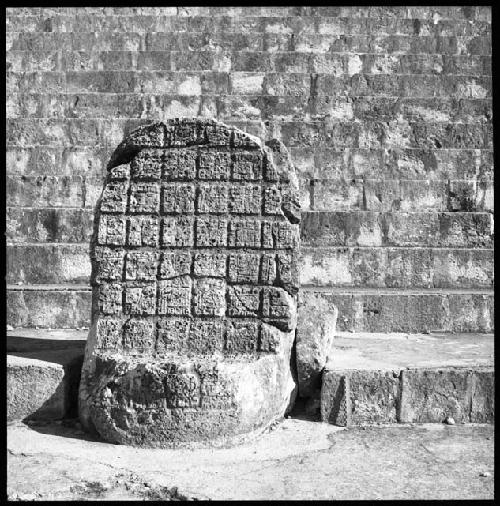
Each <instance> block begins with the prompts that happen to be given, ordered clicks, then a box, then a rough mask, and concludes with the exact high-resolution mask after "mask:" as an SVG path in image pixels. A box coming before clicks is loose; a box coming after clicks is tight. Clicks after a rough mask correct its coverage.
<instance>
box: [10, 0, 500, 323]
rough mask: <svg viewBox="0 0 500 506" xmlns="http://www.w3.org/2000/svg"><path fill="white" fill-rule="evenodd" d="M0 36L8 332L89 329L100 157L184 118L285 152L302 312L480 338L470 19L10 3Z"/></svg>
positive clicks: (486, 26) (488, 315)
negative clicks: (295, 208)
mask: <svg viewBox="0 0 500 506" xmlns="http://www.w3.org/2000/svg"><path fill="white" fill-rule="evenodd" d="M6 29H7V55H6V56H7V81H6V86H7V155H6V162H7V165H6V172H7V177H6V179H7V224H6V229H7V283H8V301H7V304H8V313H7V314H8V323H9V324H10V325H12V326H14V327H33V326H38V327H42V328H75V327H86V326H88V325H89V321H90V300H91V292H90V285H89V277H90V259H89V256H88V251H89V243H90V236H91V233H92V221H93V211H94V206H95V204H96V201H97V198H98V194H99V193H100V191H101V189H102V186H103V178H104V176H105V171H106V169H105V166H106V163H107V161H108V159H109V157H110V155H111V153H112V151H113V150H114V149H115V147H116V146H117V145H118V144H119V142H120V141H121V140H122V139H123V137H124V136H125V135H126V134H127V133H128V132H130V131H131V130H132V129H133V128H135V127H137V126H139V125H141V124H144V123H148V122H150V121H151V120H165V119H168V118H171V117H179V116H191V117H193V116H201V117H212V118H215V119H218V120H220V121H223V122H225V123H227V124H228V125H234V126H237V127H238V128H241V129H242V130H244V131H246V132H248V133H250V134H254V135H257V136H259V137H261V138H262V139H264V140H269V139H271V138H278V139H280V140H282V141H283V142H284V144H285V145H286V146H287V147H288V149H289V150H290V152H291V155H292V158H293V160H294V163H295V165H296V169H297V172H298V175H299V178H300V185H301V204H302V209H303V214H302V225H301V227H302V228H301V240H302V253H301V255H302V260H301V285H302V289H301V293H302V295H301V297H302V299H303V301H304V302H305V303H307V301H308V300H317V298H318V297H320V298H323V299H325V300H326V301H327V303H329V304H330V303H331V304H335V305H337V306H338V308H339V321H338V328H339V329H341V330H354V331H377V332H389V331H426V330H442V331H466V332H467V331H485V332H487V331H491V330H492V328H493V185H492V180H493V135H492V98H491V97H492V80H491V48H492V43H491V9H490V8H489V7H332V6H330V7H267V8H266V7H246V8H245V7H163V8H151V7H150V8H97V7H92V8H10V9H7V18H6Z"/></svg>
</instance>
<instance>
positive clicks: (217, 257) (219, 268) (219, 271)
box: [193, 252, 227, 278]
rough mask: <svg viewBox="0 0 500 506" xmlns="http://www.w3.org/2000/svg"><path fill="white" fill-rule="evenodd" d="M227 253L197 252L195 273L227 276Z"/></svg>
mask: <svg viewBox="0 0 500 506" xmlns="http://www.w3.org/2000/svg"><path fill="white" fill-rule="evenodd" d="M226 256H227V255H226V254H225V253H216V252H213V253H212V252H209V253H204V252H200V253H195V255H194V267H193V270H194V274H195V276H214V277H221V278H223V277H225V276H226Z"/></svg>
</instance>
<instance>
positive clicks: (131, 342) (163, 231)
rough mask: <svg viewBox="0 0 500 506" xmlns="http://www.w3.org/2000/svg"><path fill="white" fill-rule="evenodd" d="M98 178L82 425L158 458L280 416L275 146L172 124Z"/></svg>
mask: <svg viewBox="0 0 500 506" xmlns="http://www.w3.org/2000/svg"><path fill="white" fill-rule="evenodd" d="M108 171H109V173H108V179H107V180H106V184H105V187H104V190H103V193H102V196H101V198H100V200H99V201H98V204H97V209H96V214H95V222H94V235H93V239H92V246H91V255H92V285H93V296H92V297H93V298H92V322H91V328H90V332H89V337H88V342H87V347H86V352H85V362H84V367H83V372H82V381H81V386H80V417H81V420H82V422H83V424H84V426H85V427H86V428H87V429H88V430H93V431H96V432H97V433H99V434H100V435H101V436H102V437H103V438H104V439H106V440H107V441H111V442H116V443H125V444H133V445H144V446H160V447H162V446H163V447H164V446H168V445H172V444H179V443H200V442H208V443H213V442H218V441H223V440H232V439H234V438H235V437H236V436H240V435H245V434H247V433H250V432H252V431H255V430H259V429H262V428H263V427H265V426H267V425H268V424H269V423H271V422H272V421H273V420H275V419H276V418H279V417H280V416H283V415H284V414H285V412H286V410H287V409H288V407H289V405H290V402H291V400H292V399H293V395H294V393H295V388H296V387H295V384H294V380H293V378H292V368H291V367H292V364H291V363H290V361H291V348H292V344H293V340H294V338H295V327H296V321H297V308H296V306H297V292H298V288H299V280H298V272H297V256H298V253H297V249H298V245H299V222H300V207H299V203H298V197H297V191H298V188H297V181H296V176H295V174H294V169H293V166H292V164H291V160H290V157H289V155H288V153H287V151H286V149H285V147H284V146H283V144H281V143H280V142H278V141H270V142H268V143H267V145H265V146H264V145H262V144H261V142H260V140H259V139H258V138H255V137H252V136H250V135H247V134H245V133H244V132H242V131H240V130H237V129H234V128H228V127H226V126H225V125H224V124H222V123H219V122H216V121H213V120H203V121H202V120H197V119H174V120H169V121H167V122H165V123H161V122H157V123H153V124H151V125H149V126H144V127H141V128H139V129H137V130H134V131H133V132H132V133H131V134H130V135H129V136H127V137H126V138H125V140H124V141H122V143H121V144H120V145H119V146H118V147H117V149H116V151H115V152H114V153H113V155H112V157H111V160H110V162H109V164H108Z"/></svg>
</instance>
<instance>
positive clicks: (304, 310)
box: [296, 296, 338, 398]
mask: <svg viewBox="0 0 500 506" xmlns="http://www.w3.org/2000/svg"><path fill="white" fill-rule="evenodd" d="M337 316H338V310H337V308H336V307H335V306H334V305H332V304H329V303H328V302H327V301H326V300H325V299H324V298H323V297H319V296H310V297H308V298H307V299H306V300H304V301H303V302H302V303H301V305H300V306H299V309H298V322H299V323H298V327H297V339H296V362H297V375H298V383H299V396H300V397H303V398H304V397H313V396H314V395H316V394H317V393H318V391H319V390H320V389H321V374H322V371H323V368H324V366H325V364H326V362H327V360H328V357H329V355H330V353H331V350H332V347H333V338H334V336H335V330H336V324H337Z"/></svg>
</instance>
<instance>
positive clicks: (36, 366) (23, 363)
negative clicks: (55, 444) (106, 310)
mask: <svg viewBox="0 0 500 506" xmlns="http://www.w3.org/2000/svg"><path fill="white" fill-rule="evenodd" d="M30 346H31V350H33V348H36V346H33V343H30ZM82 352H83V347H80V348H75V347H71V348H69V349H62V350H44V351H38V352H36V351H35V352H34V351H29V352H26V351H24V352H21V353H19V352H9V354H8V355H7V420H9V421H11V420H22V419H29V420H56V419H61V418H64V417H68V416H69V417H71V416H75V415H76V413H77V397H78V385H79V381H80V370H81V367H82V362H83V353H82Z"/></svg>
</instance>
